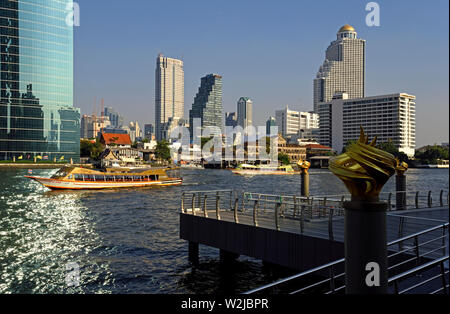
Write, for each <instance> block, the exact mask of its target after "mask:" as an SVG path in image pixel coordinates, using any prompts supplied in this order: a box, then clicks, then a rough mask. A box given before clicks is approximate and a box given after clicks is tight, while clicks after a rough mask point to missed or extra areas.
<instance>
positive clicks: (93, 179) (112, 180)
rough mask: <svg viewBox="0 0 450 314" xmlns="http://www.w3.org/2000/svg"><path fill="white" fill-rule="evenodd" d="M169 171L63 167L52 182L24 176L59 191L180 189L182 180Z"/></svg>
mask: <svg viewBox="0 0 450 314" xmlns="http://www.w3.org/2000/svg"><path fill="white" fill-rule="evenodd" d="M170 170H171V169H168V168H156V169H155V168H153V169H151V168H137V169H129V168H115V167H113V168H106V169H105V170H104V171H102V170H92V169H87V168H80V167H63V168H61V169H60V170H58V172H56V173H55V174H54V175H53V176H51V177H50V178H45V177H37V176H25V177H26V178H30V179H32V180H35V181H37V182H39V183H41V184H42V185H43V186H45V187H47V188H50V189H53V190H57V189H76V190H84V189H108V188H131V187H145V186H169V185H181V184H182V182H183V180H182V179H181V178H179V177H175V176H173V177H172V176H170V175H169V174H168V172H170Z"/></svg>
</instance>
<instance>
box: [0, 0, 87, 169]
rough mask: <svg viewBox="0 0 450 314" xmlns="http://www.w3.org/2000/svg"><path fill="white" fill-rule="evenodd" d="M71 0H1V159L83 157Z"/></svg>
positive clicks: (66, 158) (67, 158) (77, 158)
mask: <svg viewBox="0 0 450 314" xmlns="http://www.w3.org/2000/svg"><path fill="white" fill-rule="evenodd" d="M71 8H72V0H58V1H57V0H26V1H16V0H0V53H1V58H0V93H1V94H0V160H11V159H12V158H13V157H16V159H17V158H19V159H33V157H35V156H42V157H43V159H49V160H53V159H54V158H56V159H58V160H59V159H62V158H63V157H64V159H65V160H70V159H71V158H72V159H73V160H74V161H78V160H79V156H80V111H79V109H77V108H74V107H73V26H71V24H70V23H68V22H70V21H67V20H68V17H70V13H71V12H72V10H71Z"/></svg>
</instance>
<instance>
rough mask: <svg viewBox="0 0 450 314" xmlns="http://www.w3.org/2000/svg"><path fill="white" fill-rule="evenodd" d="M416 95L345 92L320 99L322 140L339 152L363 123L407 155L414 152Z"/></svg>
mask: <svg viewBox="0 0 450 314" xmlns="http://www.w3.org/2000/svg"><path fill="white" fill-rule="evenodd" d="M415 99H416V97H415V96H413V95H408V94H406V93H396V94H389V95H379V96H371V97H363V98H349V97H348V95H347V94H346V93H342V94H339V95H336V96H335V97H333V99H332V100H330V101H328V102H323V103H319V104H318V107H319V115H320V131H319V142H320V144H322V145H326V146H330V147H332V148H333V149H334V150H335V151H337V152H338V153H340V152H341V151H342V148H343V147H344V145H346V144H347V142H348V141H350V140H357V139H358V138H359V133H360V126H362V127H363V128H364V133H365V134H366V135H368V136H369V137H370V138H373V137H374V136H377V138H378V139H377V142H378V143H380V142H381V143H383V142H388V141H392V143H393V144H394V145H395V146H396V147H397V148H398V149H399V151H401V152H404V153H405V154H406V155H408V156H410V157H412V156H414V150H415V144H416V143H415V137H416V122H415Z"/></svg>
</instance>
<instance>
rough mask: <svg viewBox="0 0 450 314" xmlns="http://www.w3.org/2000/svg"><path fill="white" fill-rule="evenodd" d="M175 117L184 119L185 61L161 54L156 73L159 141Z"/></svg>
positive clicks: (156, 109) (157, 134) (157, 136)
mask: <svg viewBox="0 0 450 314" xmlns="http://www.w3.org/2000/svg"><path fill="white" fill-rule="evenodd" d="M174 117H176V118H183V117H184V70H183V61H181V60H177V59H172V58H167V57H164V56H163V55H162V54H159V55H158V57H157V58H156V72H155V127H156V139H157V140H158V141H159V140H161V139H162V130H163V128H164V126H163V124H164V123H167V122H168V121H169V118H174Z"/></svg>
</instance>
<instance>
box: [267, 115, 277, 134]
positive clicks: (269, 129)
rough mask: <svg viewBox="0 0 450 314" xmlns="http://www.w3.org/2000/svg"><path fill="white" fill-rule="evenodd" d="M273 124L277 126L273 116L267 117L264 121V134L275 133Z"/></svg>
mask: <svg viewBox="0 0 450 314" xmlns="http://www.w3.org/2000/svg"><path fill="white" fill-rule="evenodd" d="M275 126H277V123H276V120H275V118H274V117H269V119H268V120H267V122H266V135H270V134H275V128H274V127H275Z"/></svg>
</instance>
